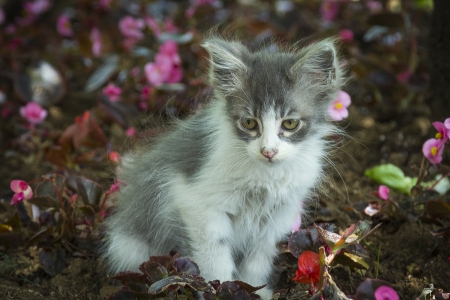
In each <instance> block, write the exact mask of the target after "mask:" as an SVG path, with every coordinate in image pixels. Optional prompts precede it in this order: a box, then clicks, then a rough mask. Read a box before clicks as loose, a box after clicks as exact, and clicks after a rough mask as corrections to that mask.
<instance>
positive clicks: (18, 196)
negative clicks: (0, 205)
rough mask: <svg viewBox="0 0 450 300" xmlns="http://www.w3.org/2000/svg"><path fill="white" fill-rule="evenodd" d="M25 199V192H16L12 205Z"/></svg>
mask: <svg viewBox="0 0 450 300" xmlns="http://www.w3.org/2000/svg"><path fill="white" fill-rule="evenodd" d="M24 199H25V197H24V196H23V193H22V192H20V193H16V194H14V195H13V197H12V200H11V205H14V204H16V203H19V202H21V201H23V200H24Z"/></svg>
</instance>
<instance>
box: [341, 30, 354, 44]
mask: <svg viewBox="0 0 450 300" xmlns="http://www.w3.org/2000/svg"><path fill="white" fill-rule="evenodd" d="M338 36H339V38H340V39H341V40H342V41H344V42H351V41H353V37H354V35H353V31H351V30H350V29H343V30H341V31H339V33H338Z"/></svg>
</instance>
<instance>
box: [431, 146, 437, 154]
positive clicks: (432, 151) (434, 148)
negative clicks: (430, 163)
mask: <svg viewBox="0 0 450 300" xmlns="http://www.w3.org/2000/svg"><path fill="white" fill-rule="evenodd" d="M437 150H438V149H437V147H436V146H434V147H433V148H431V155H433V156H436V153H437Z"/></svg>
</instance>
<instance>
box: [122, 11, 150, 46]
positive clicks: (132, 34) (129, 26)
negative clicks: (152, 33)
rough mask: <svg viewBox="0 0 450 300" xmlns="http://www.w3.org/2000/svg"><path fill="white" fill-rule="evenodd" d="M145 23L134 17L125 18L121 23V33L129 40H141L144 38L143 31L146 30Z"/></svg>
mask: <svg viewBox="0 0 450 300" xmlns="http://www.w3.org/2000/svg"><path fill="white" fill-rule="evenodd" d="M144 26H145V23H144V20H143V19H135V18H133V17H132V16H126V17H123V18H122V19H121V20H120V21H119V29H120V32H121V33H122V34H123V35H124V36H125V37H127V38H133V39H135V40H138V41H139V40H141V39H142V38H143V37H144V34H143V33H142V29H144Z"/></svg>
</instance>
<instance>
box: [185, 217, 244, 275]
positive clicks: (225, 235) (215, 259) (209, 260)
mask: <svg viewBox="0 0 450 300" xmlns="http://www.w3.org/2000/svg"><path fill="white" fill-rule="evenodd" d="M187 225H188V228H189V234H190V237H191V240H192V247H193V251H192V259H193V260H194V262H196V263H197V264H198V266H199V268H200V272H201V276H202V277H204V278H205V279H206V280H207V281H209V280H215V279H218V280H220V281H221V282H224V281H227V280H232V279H233V278H232V277H233V272H234V271H235V264H234V261H233V256H232V253H231V247H230V245H229V239H230V236H231V234H232V228H231V223H230V219H229V217H228V215H227V214H226V213H224V212H214V213H209V214H208V215H203V214H202V216H198V215H197V216H195V217H194V218H190V220H189V221H188V222H187Z"/></svg>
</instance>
